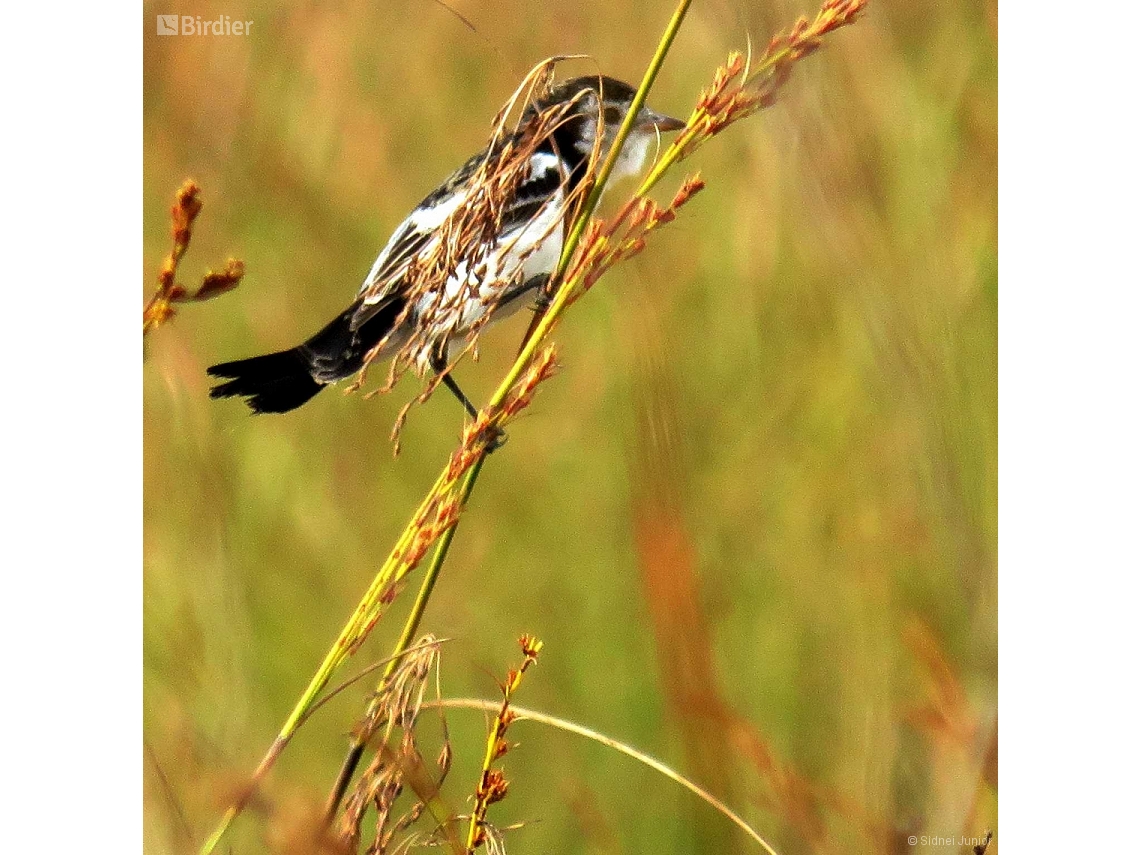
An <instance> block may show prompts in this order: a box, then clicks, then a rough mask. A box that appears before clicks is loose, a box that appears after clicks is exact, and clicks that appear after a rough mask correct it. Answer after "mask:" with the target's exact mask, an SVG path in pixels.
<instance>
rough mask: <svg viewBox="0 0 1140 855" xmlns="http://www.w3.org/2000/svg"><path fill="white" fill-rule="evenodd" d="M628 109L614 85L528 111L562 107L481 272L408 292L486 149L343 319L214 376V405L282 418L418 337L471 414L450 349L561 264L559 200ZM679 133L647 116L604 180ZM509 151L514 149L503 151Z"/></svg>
mask: <svg viewBox="0 0 1140 855" xmlns="http://www.w3.org/2000/svg"><path fill="white" fill-rule="evenodd" d="M633 98H634V89H633V87H631V86H629V85H628V84H627V83H623V82H622V81H620V80H615V79H613V78H611V77H603V76H597V75H595V76H588V77H579V78H576V79H573V80H569V81H566V82H564V83H561V84H559V85H558V86H555V87H554V88H553V89H552V90H551V91H550V92H549V93H548V94H547V95H546V96H545V97H544V98H542V99H541V100H539V101H538V102H536V103H534V104H532V105H531V106H529V107H528V108H527V109H526V111H524V113H523V121H522V122H520V125H519V126H520V127H522V126H523V125H524V124H525V120H526V118H527V117H528V115H530V116H536V115H538V112H539V111H543V110H547V109H549V108H551V107H563V108H564V111H563V113H562V114H561V115H562V118H561V119H560V121H559V122H557V124H556V125H555V126H554V127H552V128H551V129H550V131H549V133H548V134H547V135H546V136H545V137H544V138H542V139H541V140H539V141H538V142H537V145H533V140H532V153H531V154H530V157H529V164H528V165H527V166H526V171H525V173H524V174H523V175H522V178H521V180H520V181H519V182H518V183H517V185H516V186H515V187H514V189H513V191H512V192H511V195H510V197H509V198H507V199H506V200H505V205H504V206H503V212H502V216H501V220H500V221H499V222H500V226H499V231H498V233H497V235H495V237H494V241H493V245H485V246H482V247H480V249H481V250H482V251H481V252H476V253H473V254H472V257H478V258H480V259H482V261H481V262H480V263H479V264H473V265H471V267H472V268H473V269H472V270H469V269H468V265H467V263H466V262H465V261H463V260H460V261H459V262H458V263H457V264H456V265H455V266H454V269H453V270H451V271H450V273H449V274H447V275H444V276H441V277H439V279H440V280H441V281H439V282H438V284H437V283H436V282H434V281H433V282H430V283H428V288H427V289H426V290H425V289H424V288H423V287H422V286H421V287H420V288H419V289H418V290H414V289H412V288H411V283H410V282H409V279H410V274H409V270H411V269H413V268H414V265H415V263H416V260H417V258H421V257H424V256H425V255H426V254H428V253H431V252H432V251H433V250H434V249H437V248H438V246H437V244H438V238H437V232H439V231H440V229H441V226H443V224H444V223H445V221H448V218H449V217H451V216H452V215H453V214H455V212H457V211H459V210H460V209H461V208H462V207H463V206H464V205H465V204H467V203H468V201H469V196H470V193H471V191H472V180H473V179H474V178H475V177H476V175H477V173H478V172H479V169H480V166H481V165H482V164H483V163H484V162H485V161H486V160H487V158H488V156H489V154H490V152H491V148H488V149H484V150H483V151H482V152H480V153H479V154H477V155H475V156H474V157H472V158H471V159H469V160H468V161H467V162H466V163H464V164H463V165H462V166H461V167H459V169H458V170H456V171H455V172H454V173H453V174H452V175H451V177H450V178H448V179H447V180H446V181H445V182H444V183H443V184H442V185H441V186H440V187H439V188H438V189H436V190H435V191H433V192H432V193H431V194H429V195H428V196H427V197H426V198H425V199H424V200H423V201H422V202H420V204H419V205H417V206H416V208H415V210H413V211H412V212H411V214H409V215H408V217H407V218H406V219H405V220H404V221H403V222H402V223H401V224H400V226H399V228H397V229H396V231H395V232H394V233H393V234H392V237H391V238H390V239H389V240H388V243H387V245H385V247H384V248H383V249H382V250H381V251H380V255H379V256H378V257H377V258H376V261H375V263H374V264H373V265H372V269H371V270H370V271H369V272H368V276H367V277H366V278H365V280H364V284H363V285H362V286H361V288H360V291H359V292H358V294H357V296H356V299H355V300H353V302H352V304H351V305H350V306H349V307H348V308H347V309H345V310H344V311H343V312H341V313H340V314H339V315H337V316H336V317H335V318H333V319H332V321H330V322H329V323H328V324H327V325H326V326H325V327H324V328H323V329H322V330H321V331H320V332H318V333H317V334H316V335H314V336H313V337H312V338H310V339H308V340H307V341H305V342H304V343H303V344H300V345H298V346H297V347H294V348H291V349H289V350H282V351H279V352H277V353H269V354H265V355H264V356H255V357H252V358H250V359H240V360H237V361H234V362H223V363H221V364H219V365H215V366H213V367H212V368H210V369H209V373H210V374H211V375H212V376H214V377H219V378H223V379H224V380H225V382H223V383H220V384H218V385H217V386H215V387H214V388H213V389H211V390H210V397H211V398H229V397H242V398H244V399H245V401H246V403H247V404H248V405H249V407H250V409H252V410H253V412H254V413H284V412H288V411H289V410H293V409H296V408H297V407H299V406H301V405H302V404H304V403H305V402H306V401H308V400H309V399H310V398H312V397H313V396H314V395H316V394H317V393H318V392H320V391H321V390H322V389H323V388H324V387H325V386H328V385H329V384H331V383H335V382H337V381H338V380H343V379H345V378H347V377H350V376H352V375H353V374H355V373H356V372H358V371H359V370H360V369H361V367H362V366H363V365H364V361H365V358H366V356H367V355H368V354H369V352H370V351H372V349H373V348H375V347H376V346H377V345H378V344H381V343H383V344H382V346H381V348H380V350H379V352H378V353H377V354H375V358H378V359H385V358H388V357H391V356H392V355H393V354H395V353H396V352H398V351H399V350H400V348H401V347H403V346H404V345H405V344H406V343H407V342H409V341H411V340H412V339H413V337H417V336H418V340H420V341H425V340H426V341H427V343H428V345H429V346H428V347H427V348H422V349H421V353H423V354H427V355H426V356H424V357H422V358H421V362H423V361H426V362H427V363H428V364H427V365H421V366H420V367H421V368H431V369H433V370H435V371H436V372H442V373H443V381H444V383H445V384H446V385H447V386H448V388H449V389H450V390H451V391H452V392H453V393H454V394H455V395H456V397H458V398H459V400H460V401H461V402H462V403H463V405H464V407H465V408H466V409H467V411H468V412H469V413H472V414H474V408H473V407H472V405H471V403H470V401H468V399H467V398H466V396H464V395H463V393H462V392H461V391H460V389H459V386H458V385H457V384H456V383H455V381H454V380H453V379H452V378H451V376H450V373H448V372H446V371H445V368H446V366H447V358H448V357H447V354H448V349H449V346H454V344H455V339H457V338H459V337H462V335H463V334H464V333H466V332H467V331H469V330H471V329H472V328H473V327H475V326H476V325H477V324H481V323H485V322H489V321H491V320H495V321H497V320H499V319H501V318H503V317H506V316H507V315H509V314H511V313H513V312H514V311H517V310H518V309H519V308H520V307H522V306H523V305H526V304H527V303H529V302H532V301H533V300H534V299H535V298H536V297H537V295H538V293H539V291H540V289H541V288H542V287H543V286H544V285H545V284H546V282H547V281H548V279H549V276H550V274H551V273H553V271H554V268H555V267H556V265H557V263H558V259H559V256H560V255H561V252H562V242H563V238H564V231H565V229H564V226H565V225H566V224H565V223H564V222H563V220H564V219H565V218H566V217H567V216H569V215H568V213H567V212H568V211H569V210H570V208H572V207H573V206H569V205H567V204H565V202H566V199H567V197H568V195H569V194H571V193H572V192H573V191H574V189H575V188H576V187H577V186H578V184H579V183H580V182H581V180H582V179H583V177H584V176H585V175H586V173H587V171H588V168H589V162H590V158H591V155H592V154H593V153H595V148H596V146H597V147H598V149H599V150H600V152H601V153H602V154H603V155H604V154H605V153H606V152H607V151H608V150H609V148H610V146H611V144H612V142H613V141H614V139H615V137H616V134H617V131H618V128H619V126H620V125H621V123H622V120H623V119H624V118H625V115H626V113H627V112H628V110H629V108H630V106H631V104H632V102H633ZM683 126H684V122H681V121H679V120H677V119H672V118H670V117H668V116H665V115H662V114H660V113H656V112H654V111H653V110H650V109H649V108H648V107H642V108H641V110H640V112H639V113H638V114H637V117H636V120H635V122H634V124H633V128H632V131H631V133H630V134H629V136H628V137H627V138H626V141H625V144H624V146H623V148H622V151H621V153H620V155H619V156H618V158H617V160H616V162H615V164H614V168H613V172H612V173H611V178H612V179H614V180H616V179H620V178H622V177H625V176H629V175H633V174H636V173H637V172H639V171H640V170H641V169H642V167H643V166H644V164H645V161H646V160H647V158H648V155H649V154H650V152H651V150H652V149H653V147H654V145H655V143H656V142H657V140H658V137H659V134H661V133H663V132H668V131H674V130H678V129H680V128H682V127H683ZM599 131H600V133H601V139H600V140H599V139H598V134H599ZM518 133H521V132H519V131H516V134H518ZM504 142H506V143H509V142H511V138H510V137H509V136H508V137H507V138H506V139H505V140H503V141H500V143H499V144H500V145H501V144H503V143H504ZM410 300H411V301H414V302H412V305H410V306H409V301H410ZM441 305H443V306H447V307H449V308H450V311H451V312H452V314H451V316H450V318H449V320H448V321H447V322H446V323H443V322H440V320H439V318H438V315H439V311H438V310H439V308H440V306H441ZM488 312H491V313H492V315H491V317H490V318H487V317H485V315H486V314H487V313H488Z"/></svg>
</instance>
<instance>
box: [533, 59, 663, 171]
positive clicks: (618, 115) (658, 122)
mask: <svg viewBox="0 0 1140 855" xmlns="http://www.w3.org/2000/svg"><path fill="white" fill-rule="evenodd" d="M635 93H636V90H635V89H634V88H633V87H632V86H630V85H629V84H628V83H624V82H622V81H621V80H617V79H615V78H613V77H604V76H601V75H596V74H593V75H587V76H585V77H575V78H574V79H573V80H567V81H564V82H563V83H560V84H558V85H557V86H555V87H554V88H553V89H552V90H551V91H550V92H549V94H548V95H547V96H546V97H545V98H543V99H542V101H541V102H540V103H539V104H538V105H536V106H537V108H538V109H543V108H545V107H549V106H553V105H559V104H568V105H570V112H569V113H568V115H567V118H566V119H565V120H564V122H563V127H562V129H561V131H560V132H559V133H558V134H557V137H558V140H559V144H560V145H567V144H569V145H570V146H572V147H573V148H574V149H575V150H576V152H575V153H576V155H577V156H578V157H588V156H589V155H590V153H591V152H592V151H593V150H594V145H595V141H596V140H597V136H598V133H599V131H600V132H601V134H602V139H601V146H600V151H601V154H602V155H603V156H604V155H605V153H606V152H607V151H609V148H610V146H611V145H612V144H613V142H614V140H615V138H616V137H617V132H618V129H619V128H620V127H621V124H622V122H623V121H624V120H625V116H626V114H627V113H628V112H629V108H630V106H631V105H632V104H633V97H634V94H635ZM684 126H685V123H684V122H682V121H681V120H679V119H674V118H671V117H670V116H666V115H664V114H662V113H658V112H656V111H655V110H651V109H650V108H649V107H647V106H643V107H642V108H641V109H640V110H639V111H638V113H637V118H636V120H635V121H634V124H633V128H632V129H631V130H630V134H629V137H627V139H626V141H625V145H624V146H623V147H622V151H621V155H620V156H619V157H618V159H617V162H616V163H615V164H614V171H613V173H612V177H613V178H614V179H620V178H623V177H625V176H628V175H634V174H636V173H637V172H639V171H641V168H642V167H643V166H644V165H645V161H646V158H647V156H648V155H649V152H650V151H651V150H652V147H653V145H654V144H655V143H656V142H657V139H658V137H659V135H660V134H663V133H668V132H669V131H676V130H680V129H681V128H683V127H684ZM567 154H568V153H567Z"/></svg>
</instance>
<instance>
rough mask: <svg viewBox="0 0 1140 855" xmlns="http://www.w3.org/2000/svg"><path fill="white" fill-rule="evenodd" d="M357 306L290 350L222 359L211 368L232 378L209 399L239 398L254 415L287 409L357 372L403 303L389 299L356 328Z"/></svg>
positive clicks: (282, 411)
mask: <svg viewBox="0 0 1140 855" xmlns="http://www.w3.org/2000/svg"><path fill="white" fill-rule="evenodd" d="M359 307H360V304H359V303H353V304H352V305H351V306H349V307H348V308H347V309H345V310H344V311H343V312H341V313H340V314H339V315H337V316H336V317H335V318H333V319H332V321H331V322H330V323H329V324H328V325H327V326H326V327H325V328H324V329H323V330H321V331H320V332H319V333H317V334H316V335H315V336H313V337H312V338H311V339H309V340H308V341H306V342H305V343H304V344H302V345H300V346H298V347H294V348H293V349H292V350H282V351H280V352H279V353H267V354H266V355H265V356H255V357H253V358H252V359H239V360H237V361H235V362H223V363H222V364H221V365H215V366H213V367H212V368H209V369H207V372H208V373H209V374H210V375H211V376H212V377H223V378H229V379H228V380H227V382H225V383H221V384H219V385H217V386H215V387H214V388H213V389H211V390H210V397H211V398H234V397H239V396H240V397H242V398H245V399H246V401H245V402H246V403H247V404H249V408H250V409H251V410H253V411H254V412H255V413H287V412H289V411H290V410H295V409H297V407H299V406H301V405H302V404H303V403H305V402H306V401H308V400H309V399H310V398H312V397H313V396H314V395H316V394H317V392H319V391H321V389H323V388H324V387H325V386H327V385H328V384H329V383H335V382H336V381H337V380H342V379H344V378H345V377H350V376H351V375H353V374H355V373H356V372H357V371H359V370H360V368H361V366H362V365H363V364H364V356H365V354H367V353H368V351H369V350H371V349H372V348H373V347H374V346H375V345H376V343H377V342H379V341H380V339H382V338H383V337H384V336H386V335H387V334H388V332H389V331H390V330H391V328H392V324H393V323H395V321H396V319H397V318H398V317H399V315H400V312H401V310H402V308H403V301H402V300H400V299H393V300H389V301H388V302H387V303H385V304H384V305H383V307H382V309H381V311H379V312H378V313H377V314H375V315H374V316H373V317H371V318H369V319H368V321H367V322H366V323H365V324H364V325H363V326H361V327H360V329H358V330H356V332H353V330H352V318H353V316H354V315H355V314H356V310H357V309H358V308H359Z"/></svg>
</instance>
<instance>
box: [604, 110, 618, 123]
mask: <svg viewBox="0 0 1140 855" xmlns="http://www.w3.org/2000/svg"><path fill="white" fill-rule="evenodd" d="M605 119H606V124H607V125H617V124H620V123H621V110H619V109H618V108H617V107H606V110H605Z"/></svg>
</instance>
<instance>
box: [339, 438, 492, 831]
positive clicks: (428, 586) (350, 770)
mask: <svg viewBox="0 0 1140 855" xmlns="http://www.w3.org/2000/svg"><path fill="white" fill-rule="evenodd" d="M484 460H486V458H485V457H481V458H479V460H477V461H476V462H475V465H474V466H472V467H471V470H470V472H468V473H467V477H466V478H465V479H464V482H463V485H462V486H461V488H460V502H461V503H462V504H464V505H466V503H467V497H468V496H470V495H471V490H472V489H473V488H474V486H475V481H476V479H477V478H478V477H479V470H480V469H482V468H483V461H484ZM456 527H457V525H453V526H452V527H451V528H449V529H448V530H447V531H445V532H444V533H443V536H442V537H440V539H439V542H438V543H437V544H436V547H435V553H434V554H433V555H432V558H431V563H429V564H428V567H427V570H426V571H425V572H424V578H423V582H421V583H420V589H419V591H418V592H417V593H416V600H415V602H414V603H412V610H411V612H409V614H408V618H407V620H406V621H405V622H404V629H403V632H401V633H400V638H399V640H398V641H397V642H396V646H395V647H393V648H392V656H391V657H390V658H389V660H388V665H387V667H386V668H385V670H384V676H383V677H381V678H380V685H383V684H384V683H385V682H387V681H388V679H389V678H390V677H391V676H392V672H393V671H394V670H395V668H396V665H397V663H398V662H399V661H400V657H402V656H403V655H404V653H405V652H406V651H407V650H408V649H409V645H411V643H412V640H413V639H414V638H415V637H416V634H417V633H418V632H419V626H420V620H421V619H422V618H423V615H424V610H425V609H427V604H428V600H429V599H431V592H432V590H433V589H434V588H435V582H436V580H437V579H438V578H439V571H440V569H441V568H442V567H443V562H444V560H446V558H447V553H448V550H450V549H451V541H452V540H453V539H454V537H455V529H456ZM374 703H375V702H374ZM366 744H367V740H365V739H362V738H360V737H359V736H357V735H356V734H353V737H352V741H351V743H350V744H349V748H348V753H347V755H346V756H345V758H344V762H343V763H342V764H341V767H340V772H339V773H338V774H337V779H336V782H335V783H334V784H333V788H332V791H331V792H330V793H329V797H328V801H327V803H326V805H325V822H326V823H331V822H332V821H333V819H334V818H335V817H336V812H337V810H338V809H339V808H340V802H341V799H343V798H344V794H345V793H346V792H347V791H348V785H349V783H350V782H351V781H352V776H353V775H354V774H355V772H356V767H357V766H359V765H360V760H361V758H362V757H363V756H364V748H365V745H366Z"/></svg>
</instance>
